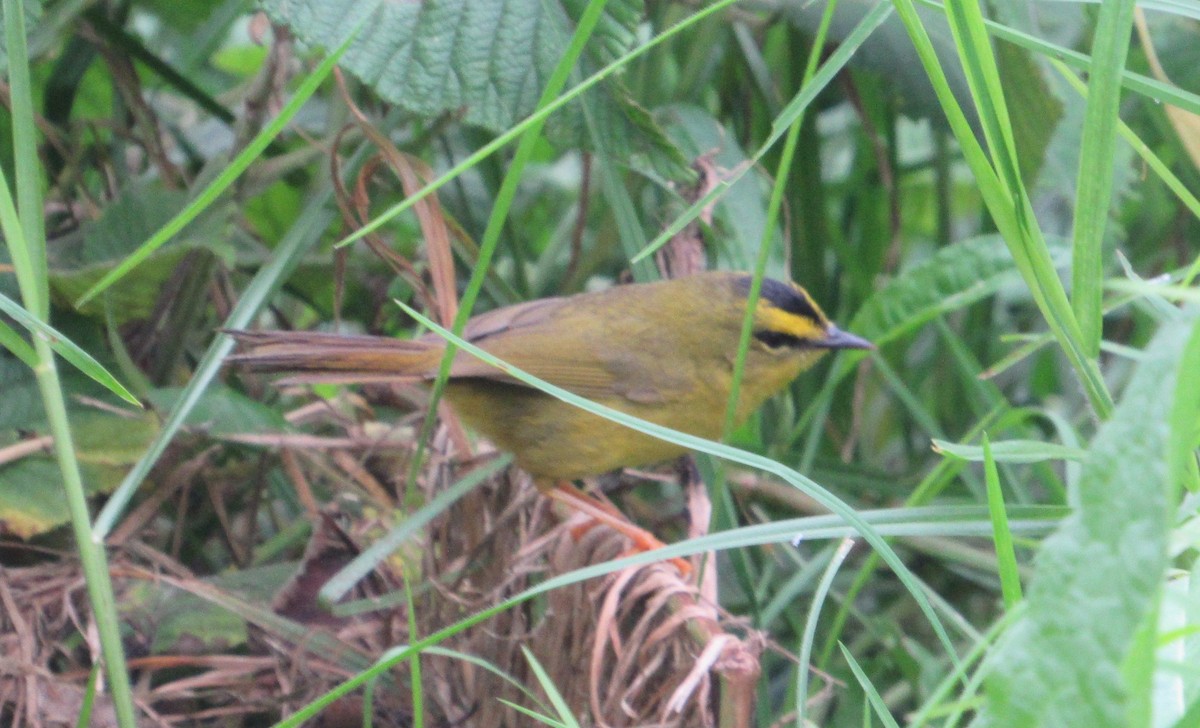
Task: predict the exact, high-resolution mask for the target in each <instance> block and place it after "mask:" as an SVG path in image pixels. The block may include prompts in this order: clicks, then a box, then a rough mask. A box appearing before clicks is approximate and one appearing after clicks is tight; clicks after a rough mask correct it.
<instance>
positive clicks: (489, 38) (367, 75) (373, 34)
mask: <svg viewBox="0 0 1200 728" xmlns="http://www.w3.org/2000/svg"><path fill="white" fill-rule="evenodd" d="M262 7H263V9H264V10H266V11H267V13H268V14H269V15H270V16H271V17H272V19H274V20H275V21H276V22H279V23H282V24H284V25H286V26H287V27H288V28H290V29H291V31H292V32H293V33H295V34H296V36H297V37H298V38H300V39H301V40H303V41H305V42H307V43H312V44H316V45H319V46H321V47H323V48H327V49H328V48H332V47H334V46H335V45H336V44H337V43H339V42H340V41H341V39H342V38H345V37H346V35H347V33H348V32H349V31H350V30H351V29H352V28H354V27H355V26H357V25H358V24H359V23H362V22H363V21H364V20H366V23H365V25H364V30H363V32H362V33H361V34H360V35H359V36H358V38H357V39H356V40H355V41H354V43H353V44H351V46H350V48H349V50H347V52H346V55H345V57H344V58H343V59H342V63H341V65H342V67H343V68H345V69H346V70H348V71H349V72H351V73H353V74H354V75H355V76H357V77H359V78H360V79H362V80H363V82H364V83H366V84H367V85H368V86H370V87H371V88H373V89H374V90H375V92H376V93H377V94H379V96H380V97H382V98H383V99H385V100H387V101H389V102H392V103H395V104H397V105H399V106H400V107H401V108H403V109H405V110H407V111H409V112H410V113H412V114H415V115H417V116H421V117H425V118H435V117H438V116H441V115H443V114H462V116H463V119H464V120H465V121H466V122H467V123H470V124H475V125H478V126H481V127H483V128H485V129H487V130H489V131H492V132H502V131H506V130H507V129H509V128H510V127H512V126H513V125H514V124H516V123H517V122H518V121H520V120H521V119H523V118H524V117H526V116H528V115H529V113H530V112H532V111H533V110H534V108H535V107H536V106H537V102H538V98H539V96H540V95H541V92H542V89H543V87H545V85H546V82H547V80H548V79H549V77H550V74H551V72H552V71H553V69H554V66H555V64H556V63H557V62H558V59H559V58H560V57H561V56H562V54H563V52H564V50H565V49H566V47H567V43H568V42H569V40H570V38H571V34H572V31H573V29H574V24H575V22H576V20H578V18H579V17H580V15H581V14H582V12H583V7H584V3H583V2H580V1H579V0H551V1H550V2H544V1H543V0H513V1H510V2H504V3H488V2H481V3H464V2H461V0H427V1H426V2H420V3H408V2H399V3H395V2H389V3H360V2H354V0H335V1H334V2H328V0H268V1H267V2H264V3H263V4H262ZM642 12H643V9H642V2H641V0H611V2H609V3H608V5H607V7H606V8H605V11H604V15H603V18H602V20H601V21H600V23H599V25H598V27H597V29H596V31H595V34H594V38H593V41H592V42H590V43H589V44H588V49H587V57H588V58H589V59H590V60H591V61H592V62H593V63H591V64H587V63H585V64H583V65H584V66H585V67H588V66H599V65H602V64H605V63H609V62H611V61H612V60H614V59H615V58H616V57H618V56H619V55H621V53H623V52H625V51H627V50H628V49H629V48H631V47H632V46H633V44H634V40H635V36H634V31H635V30H636V28H637V25H638V23H639V22H641V18H642ZM591 104H592V105H591V108H590V113H593V114H595V118H594V121H595V126H596V128H598V129H600V130H601V131H602V133H604V134H605V135H606V139H605V147H606V148H607V149H617V150H620V153H621V154H622V156H624V157H629V156H632V155H634V154H638V153H649V154H652V155H657V156H660V157H662V160H661V161H665V162H669V164H670V165H671V166H678V164H679V161H680V160H679V159H678V158H677V157H676V155H675V154H674V153H673V152H672V151H671V150H670V149H669V147H668V146H667V145H665V144H664V143H663V139H662V136H661V132H659V131H658V130H657V129H656V128H655V126H654V122H653V121H652V120H651V119H650V117H649V115H648V114H646V112H645V111H644V110H642V109H641V108H639V107H638V106H636V105H635V104H633V103H631V102H628V101H625V100H624V99H623V94H622V93H621V91H620V90H619V88H617V87H616V86H615V85H613V84H610V85H608V86H606V87H604V88H602V89H601V90H600V91H599V92H598V93H592V94H591ZM585 128H586V125H585V123H584V117H583V112H582V109H581V108H580V106H579V105H578V104H573V105H571V106H568V107H567V108H564V109H563V110H562V111H560V112H559V113H557V114H555V116H554V117H552V118H551V121H550V126H549V130H550V136H551V138H555V137H558V138H563V139H567V140H570V143H572V144H575V143H579V142H580V141H582V140H583V139H584V136H583V135H582V132H583V130H584V129H585ZM656 166H659V165H656ZM659 168H661V169H664V170H665V169H667V167H666V166H660V167H659ZM680 169H681V168H680ZM677 171H678V170H677Z"/></svg>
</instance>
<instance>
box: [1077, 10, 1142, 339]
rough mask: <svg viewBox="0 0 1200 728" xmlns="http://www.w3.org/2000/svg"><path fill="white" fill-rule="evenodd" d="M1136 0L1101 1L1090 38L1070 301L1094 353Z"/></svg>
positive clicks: (1098, 330)
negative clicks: (1123, 81)
mask: <svg viewBox="0 0 1200 728" xmlns="http://www.w3.org/2000/svg"><path fill="white" fill-rule="evenodd" d="M1133 6H1134V2H1133V0H1109V2H1105V3H1101V5H1100V17H1099V19H1098V21H1097V24H1096V33H1095V36H1094V38H1093V40H1092V68H1091V70H1090V72H1089V76H1088V78H1089V81H1088V93H1087V110H1086V112H1085V114H1084V119H1083V142H1082V146H1081V148H1080V150H1079V176H1078V177H1077V186H1076V194H1075V232H1074V238H1073V243H1074V245H1073V256H1072V264H1071V305H1072V307H1073V309H1074V311H1075V319H1076V320H1077V321H1078V322H1079V329H1080V333H1081V335H1082V337H1083V338H1082V341H1081V344H1082V346H1083V349H1084V351H1085V352H1086V353H1087V355H1088V356H1090V357H1096V356H1098V355H1099V354H1100V329H1101V325H1102V323H1103V321H1102V315H1101V312H1100V306H1101V302H1102V294H1103V290H1102V289H1103V286H1104V267H1103V261H1102V258H1103V254H1104V249H1103V242H1104V230H1105V228H1106V227H1107V224H1108V216H1109V208H1110V206H1111V204H1112V187H1113V168H1114V164H1115V155H1114V153H1113V147H1114V146H1115V144H1116V140H1117V111H1118V106H1119V105H1120V102H1121V72H1122V71H1123V70H1124V69H1125V57H1126V56H1127V55H1128V53H1129V36H1130V33H1131V32H1132V31H1133Z"/></svg>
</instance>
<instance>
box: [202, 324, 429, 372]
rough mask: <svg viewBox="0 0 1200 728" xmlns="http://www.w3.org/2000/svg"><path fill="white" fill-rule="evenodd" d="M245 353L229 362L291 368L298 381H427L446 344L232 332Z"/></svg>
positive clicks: (250, 366) (251, 366)
mask: <svg viewBox="0 0 1200 728" xmlns="http://www.w3.org/2000/svg"><path fill="white" fill-rule="evenodd" d="M226 333H228V334H229V335H231V336H233V338H234V339H236V340H237V342H238V344H239V345H240V346H241V347H242V349H241V351H240V352H239V353H237V354H234V355H233V356H231V357H229V359H228V361H230V362H233V363H236V364H240V365H243V366H245V367H246V368H247V369H249V370H251V371H257V372H287V373H290V374H292V376H290V377H288V381H292V382H310V383H315V382H326V383H339V384H344V383H364V382H399V381H413V380H419V379H427V378H429V377H431V376H433V374H434V373H435V370H436V367H437V366H438V363H439V362H440V360H441V351H440V347H438V346H437V345H436V344H431V343H429V342H424V341H407V340H404V339H392V338H388V337H384V336H347V335H344V334H329V333H320V332H313V331H226Z"/></svg>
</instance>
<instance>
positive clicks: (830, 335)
mask: <svg viewBox="0 0 1200 728" xmlns="http://www.w3.org/2000/svg"><path fill="white" fill-rule="evenodd" d="M813 345H814V346H819V347H821V348H822V349H874V348H875V345H874V344H872V343H871V342H869V341H867V340H866V339H863V338H861V337H858V336H855V335H854V334H852V333H850V332H848V331H842V330H841V329H839V328H838V327H836V326H834V325H833V324H829V326H828V327H827V328H826V329H825V338H823V339H820V340H818V341H814V342H813Z"/></svg>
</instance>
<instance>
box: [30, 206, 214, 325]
mask: <svg viewBox="0 0 1200 728" xmlns="http://www.w3.org/2000/svg"><path fill="white" fill-rule="evenodd" d="M186 204H187V195H185V194H184V193H182V192H179V191H176V190H168V189H166V188H164V187H162V186H161V185H159V184H139V185H134V186H132V187H130V188H128V189H127V190H125V192H124V193H123V194H122V195H121V196H120V197H118V198H117V199H116V200H114V201H113V202H112V203H111V204H109V205H108V206H107V207H106V208H105V209H104V213H103V215H101V216H100V218H99V219H98V220H96V221H95V222H94V223H91V224H89V225H88V226H87V227H86V228H85V229H84V231H83V235H82V236H78V237H75V238H71V239H68V240H65V241H61V242H60V243H59V244H57V245H55V246H54V247H53V248H52V251H51V258H50V261H49V265H50V289H51V292H52V293H53V294H54V295H55V296H57V297H59V298H61V299H65V300H66V301H75V300H76V299H77V298H78V297H79V296H80V295H81V294H83V292H84V291H87V290H88V289H89V288H91V287H92V286H93V285H95V284H96V282H97V281H99V280H100V279H101V278H102V277H103V276H105V275H107V274H108V273H110V272H111V271H112V270H113V269H115V268H116V267H117V266H118V265H119V264H120V263H121V262H122V261H123V260H125V258H126V257H127V256H128V255H130V254H131V253H133V252H134V251H135V250H136V249H137V247H138V245H139V244H140V243H141V242H142V241H144V240H146V238H148V237H150V236H151V235H153V234H154V232H155V231H157V230H158V229H159V228H161V227H162V226H163V225H165V224H166V223H167V222H168V221H169V220H170V219H171V218H172V216H174V215H175V213H177V212H178V211H179V210H180V209H182V208H183V207H184V205H186ZM230 212H232V210H231V208H229V207H228V206H218V207H217V208H216V209H215V214H213V213H210V214H208V215H206V216H205V218H204V220H202V221H201V222H198V223H196V224H193V225H190V226H188V227H187V228H185V229H184V230H183V231H182V232H181V233H180V234H179V235H177V236H175V238H173V239H172V240H171V242H169V243H168V244H167V245H165V246H163V247H162V248H159V249H158V250H156V251H155V252H154V253H153V254H151V255H150V256H149V257H148V258H147V260H146V262H145V263H144V264H142V265H141V266H139V267H137V268H135V269H133V270H132V271H131V272H130V273H129V274H128V275H126V276H125V277H124V278H122V279H121V281H120V282H119V283H117V284H116V285H114V286H113V287H112V288H111V289H109V291H108V293H107V295H106V296H105V297H104V298H102V299H93V300H91V301H89V302H88V303H87V304H85V305H84V306H82V307H81V309H80V310H81V311H82V312H83V313H86V314H88V315H92V316H103V315H104V314H105V306H108V310H109V311H111V313H112V316H113V317H114V320H115V321H116V323H118V324H123V323H127V322H129V321H133V320H137V319H143V318H146V317H147V316H149V315H150V314H151V313H153V312H154V311H155V310H156V308H157V307H159V306H161V301H160V297H161V296H162V295H163V292H164V289H168V288H169V286H168V282H169V281H171V279H172V276H175V275H176V274H177V273H180V272H183V273H185V274H186V271H180V266H181V265H182V264H184V260H185V258H186V257H187V255H188V254H189V253H191V252H193V251H197V250H210V251H213V250H220V249H221V248H222V247H226V245H227V244H226V243H225V242H224V240H225V238H226V233H225V231H224V229H223V227H222V224H223V221H224V218H226V217H227V215H228V213H230Z"/></svg>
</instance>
